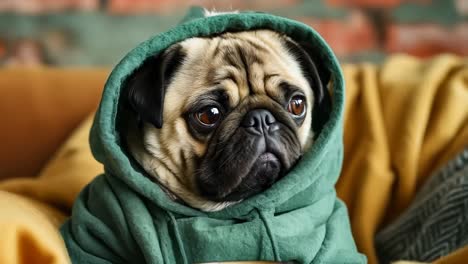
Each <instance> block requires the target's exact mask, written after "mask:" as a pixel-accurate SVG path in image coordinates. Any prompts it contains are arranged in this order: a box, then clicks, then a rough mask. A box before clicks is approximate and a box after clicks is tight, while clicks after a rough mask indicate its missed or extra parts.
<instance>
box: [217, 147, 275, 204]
mask: <svg viewBox="0 0 468 264" xmlns="http://www.w3.org/2000/svg"><path fill="white" fill-rule="evenodd" d="M282 168H283V165H282V164H281V161H280V159H279V158H278V157H277V156H276V155H275V154H273V153H271V152H265V153H263V154H261V155H260V156H258V158H257V159H256V161H255V162H254V164H253V165H252V168H251V169H250V172H249V173H248V174H247V175H245V177H244V178H243V179H242V181H241V183H240V184H239V185H238V186H237V187H236V188H235V189H234V190H233V191H232V192H231V193H229V194H228V195H226V196H224V197H220V198H221V199H222V200H224V201H239V200H242V199H244V198H247V197H249V196H252V195H254V194H257V193H259V192H262V191H264V190H266V189H268V188H269V187H271V186H272V185H273V184H274V183H275V182H277V181H278V180H279V179H280V178H281V177H282V176H283V175H284V172H283V171H282Z"/></svg>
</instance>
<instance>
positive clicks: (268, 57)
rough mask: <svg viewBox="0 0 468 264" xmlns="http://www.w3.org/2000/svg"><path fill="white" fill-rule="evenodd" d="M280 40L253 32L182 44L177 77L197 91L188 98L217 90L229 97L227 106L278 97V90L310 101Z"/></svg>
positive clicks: (275, 35)
mask: <svg viewBox="0 0 468 264" xmlns="http://www.w3.org/2000/svg"><path fill="white" fill-rule="evenodd" d="M284 38H286V37H285V36H282V35H280V34H278V33H276V32H273V31H269V30H257V31H246V32H239V33H225V34H222V35H220V36H217V37H213V38H191V39H188V40H185V41H184V42H182V43H181V45H182V47H183V50H184V52H185V54H186V58H185V60H184V63H183V65H182V67H181V69H180V74H179V76H181V77H184V78H186V79H187V80H190V83H187V85H191V87H193V88H199V89H191V92H192V95H193V96H191V98H196V97H197V96H198V95H201V94H204V93H207V92H211V90H219V89H220V88H221V89H224V90H225V91H226V92H227V93H228V94H229V100H230V103H231V105H237V104H238V103H239V101H241V100H242V99H244V98H245V97H247V96H251V95H267V96H269V97H273V98H275V97H278V96H281V95H280V94H278V93H279V92H281V91H282V89H278V87H280V86H283V88H285V89H287V87H289V86H291V87H295V88H297V89H301V90H302V91H303V92H304V93H305V94H306V96H308V97H310V96H311V90H310V88H309V84H308V82H307V81H306V79H305V78H304V76H303V75H302V73H301V69H300V66H299V63H298V62H297V61H296V60H295V58H294V56H293V55H292V54H291V53H290V52H289V51H288V49H287V47H286V46H285V45H284ZM180 92H182V91H180Z"/></svg>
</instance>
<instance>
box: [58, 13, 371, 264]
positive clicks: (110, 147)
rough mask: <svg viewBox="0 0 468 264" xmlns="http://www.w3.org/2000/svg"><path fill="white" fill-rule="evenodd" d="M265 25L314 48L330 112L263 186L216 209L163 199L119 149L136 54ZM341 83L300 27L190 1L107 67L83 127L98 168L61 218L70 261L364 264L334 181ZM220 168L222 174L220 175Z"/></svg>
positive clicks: (327, 55)
mask: <svg viewBox="0 0 468 264" xmlns="http://www.w3.org/2000/svg"><path fill="white" fill-rule="evenodd" d="M253 29H271V30H274V31H277V32H281V33H285V34H286V35H289V36H290V37H291V38H293V39H295V40H297V41H308V42H309V43H312V44H313V45H314V46H315V47H316V49H317V50H319V51H320V54H321V57H322V59H323V60H324V61H325V64H326V65H327V67H328V69H329V70H330V71H331V73H332V78H333V110H332V113H331V116H330V119H329V120H328V122H327V123H326V125H325V126H324V128H323V130H322V132H321V133H320V135H319V137H318V139H317V141H316V142H315V143H314V144H313V147H312V148H311V150H310V151H308V152H307V153H305V155H304V156H303V158H302V159H301V161H300V162H299V163H298V164H297V165H296V166H295V167H294V168H293V169H292V170H291V171H290V172H289V173H288V174H287V175H286V176H285V177H283V178H282V179H281V180H280V181H278V182H277V183H275V184H274V185H273V186H272V187H271V188H269V189H268V190H266V191H264V192H263V193H260V194H258V195H255V196H253V197H251V198H249V199H247V200H245V201H243V202H241V203H239V204H236V205H233V206H230V207H227V208H225V209H223V210H221V211H217V212H202V211H199V210H196V209H193V208H191V207H188V206H185V205H183V204H180V203H177V202H174V201H172V200H171V199H170V198H169V197H168V196H167V195H166V194H165V192H164V191H163V190H162V189H161V188H160V187H159V186H158V185H157V184H155V183H154V182H152V181H151V180H150V179H149V178H148V177H145V176H144V171H142V169H141V168H140V167H139V166H137V165H136V164H135V163H133V161H131V159H129V156H128V153H127V152H126V151H125V149H124V148H123V147H122V145H123V144H122V141H123V139H122V138H120V135H119V133H118V131H117V122H118V118H119V113H118V104H119V97H120V91H121V88H122V83H123V82H124V81H125V79H126V78H127V77H128V76H129V75H130V74H131V73H132V72H133V71H134V70H135V69H136V68H137V67H138V66H139V65H140V64H141V63H142V62H143V61H144V60H145V58H147V57H149V56H151V55H154V54H156V53H159V52H161V51H163V50H164V49H166V48H167V47H169V46H170V45H172V44H174V43H177V42H180V41H182V40H184V39H187V38H190V37H196V36H211V35H215V34H219V33H222V32H228V31H245V30H253ZM343 103H344V82H343V76H342V73H341V70H340V67H339V64H338V62H337V60H336V58H335V56H334V55H333V53H332V51H331V50H330V48H329V47H328V46H327V45H326V43H325V42H324V40H323V39H322V38H321V37H320V36H319V35H318V34H317V33H316V32H315V31H314V30H313V29H311V28H310V27H309V26H307V25H305V24H302V23H299V22H296V21H293V20H289V19H286V18H281V17H277V16H273V15H269V14H265V13H255V12H243V13H239V14H223V15H219V16H212V17H204V16H203V12H202V10H201V9H197V8H194V9H192V10H191V11H190V13H189V15H188V17H187V18H186V19H185V20H184V21H183V22H182V23H181V24H179V25H177V26H176V27H174V28H173V29H171V30H169V31H167V32H165V33H162V34H159V35H156V36H154V37H153V38H151V39H149V40H147V41H145V42H143V43H142V44H141V45H139V46H138V47H136V48H135V49H134V50H132V51H131V52H130V53H129V54H128V55H127V56H126V57H125V58H124V59H123V60H122V61H121V62H120V63H119V64H118V65H117V66H116V67H115V69H114V70H113V71H112V73H111V75H110V77H109V79H108V81H107V83H106V86H105V89H104V93H103V96H102V101H101V104H100V106H99V109H98V112H97V113H96V117H95V120H94V124H93V127H92V130H91V137H90V143H91V148H92V151H93V154H94V156H95V158H96V159H97V160H98V161H100V162H101V163H102V164H104V168H105V174H103V175H100V176H98V177H97V178H96V179H95V180H93V181H92V182H91V183H90V184H89V185H88V186H87V187H86V188H85V189H84V190H83V191H82V192H81V194H80V196H79V197H78V199H77V200H76V202H75V205H74V207H73V212H72V216H71V218H70V219H69V220H68V221H67V222H66V223H65V224H64V225H63V226H62V228H61V233H62V236H63V239H64V240H65V243H66V246H67V249H68V252H69V255H70V257H71V259H72V262H73V263H200V262H217V261H249V260H271V261H293V260H294V261H296V262H297V263H365V262H366V258H365V257H364V256H363V255H362V254H360V253H358V251H357V249H356V246H355V243H354V241H353V238H352V235H351V231H350V225H349V220H348V215H347V210H346V207H345V205H344V204H343V202H341V201H340V200H339V199H338V198H337V197H336V193H335V189H334V184H335V182H336V180H337V178H338V175H339V174H340V170H341V164H342V158H343V143H342V123H343V122H342V113H343ZM220 176H221V175H220Z"/></svg>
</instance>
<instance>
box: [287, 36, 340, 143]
mask: <svg viewBox="0 0 468 264" xmlns="http://www.w3.org/2000/svg"><path fill="white" fill-rule="evenodd" d="M285 45H286V47H287V48H288V50H289V52H291V53H292V54H293V55H294V57H295V58H296V59H297V60H298V61H299V64H300V66H301V68H302V71H303V74H304V76H305V77H306V79H307V81H308V82H309V85H310V87H312V90H313V93H314V108H313V110H312V129H313V130H314V132H315V133H316V134H315V135H316V136H317V135H318V133H319V132H320V130H322V127H323V125H324V124H325V123H326V122H327V120H328V118H329V117H330V112H331V107H332V106H331V96H330V92H329V91H328V82H329V81H330V77H331V73H330V70H328V68H327V67H326V66H325V64H324V62H323V59H321V58H320V56H319V54H318V52H317V49H316V48H314V47H313V46H312V45H311V44H309V43H305V42H299V43H296V42H294V41H292V40H290V39H288V38H285Z"/></svg>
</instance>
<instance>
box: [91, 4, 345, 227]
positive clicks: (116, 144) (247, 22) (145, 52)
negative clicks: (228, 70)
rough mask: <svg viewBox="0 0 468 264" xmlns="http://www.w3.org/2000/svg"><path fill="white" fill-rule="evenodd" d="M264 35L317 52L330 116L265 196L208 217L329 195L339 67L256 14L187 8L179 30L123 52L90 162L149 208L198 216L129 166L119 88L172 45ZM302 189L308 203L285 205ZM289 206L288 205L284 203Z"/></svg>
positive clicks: (316, 40)
mask: <svg viewBox="0 0 468 264" xmlns="http://www.w3.org/2000/svg"><path fill="white" fill-rule="evenodd" d="M255 29H270V30H273V31H277V32H280V33H284V34H286V35H287V36H289V37H291V38H292V39H293V40H296V41H298V42H302V41H306V42H308V43H311V44H312V45H313V46H315V47H316V49H317V50H318V51H319V54H320V55H321V59H323V61H324V65H325V66H327V68H328V70H329V71H330V72H331V80H332V83H333V86H332V87H331V90H332V94H333V99H332V105H333V108H332V112H331V115H330V119H329V120H328V122H326V124H325V126H324V128H323V129H322V131H321V133H320V135H319V136H318V138H317V140H316V141H315V142H314V144H313V146H312V148H311V149H310V150H309V151H308V152H307V153H305V155H304V156H303V158H302V159H301V160H300V161H299V162H298V164H297V165H296V166H295V167H294V168H293V169H292V170H291V171H290V172H289V173H288V174H287V175H286V176H285V177H283V178H282V180H280V181H278V182H277V183H275V184H274V185H273V186H272V187H271V188H269V189H268V190H266V191H265V192H263V193H261V194H258V195H255V196H253V197H251V198H249V199H247V200H245V201H243V202H242V203H240V204H237V205H233V206H230V207H227V208H225V209H224V210H221V211H218V212H209V213H202V214H209V215H210V216H213V217H220V218H223V217H233V216H240V215H245V214H247V213H248V212H249V211H251V210H252V208H259V207H260V208H276V209H277V210H291V209H294V208H295V207H300V206H302V205H303V204H302V203H304V202H306V203H307V202H310V201H313V200H316V199H319V198H320V197H321V196H322V195H323V193H326V192H330V191H332V190H333V188H334V184H335V182H336V181H337V178H338V176H339V174H340V171H341V163H342V156H343V146H342V114H343V104H344V82H343V74H342V72H341V69H340V67H339V63H338V61H337V59H336V58H335V55H334V54H333V52H332V50H331V49H330V47H329V46H328V45H327V44H326V43H325V41H324V40H323V39H322V37H321V36H320V35H319V34H318V33H317V32H315V31H314V30H313V29H312V28H310V27H309V26H307V25H305V24H302V23H300V22H297V21H293V20H290V19H286V18H282V17H277V16H273V15H270V14H265V13H258V12H243V13H223V14H221V15H216V16H209V17H205V10H204V9H201V8H196V7H195V8H192V9H191V10H190V12H189V13H188V15H187V16H186V17H185V18H184V20H183V21H182V23H181V24H179V25H178V26H176V27H175V28H173V29H171V30H169V31H167V32H164V33H161V34H159V35H156V36H154V37H152V38H150V39H148V40H146V41H145V42H143V43H141V44H140V45H138V46H137V47H136V48H135V49H133V50H132V51H131V52H129V53H128V54H127V55H126V56H125V57H124V58H123V59H122V60H121V61H120V62H119V63H118V65H117V66H116V67H115V68H114V70H113V71H112V73H111V75H110V77H109V79H108V80H107V83H106V85H105V88H104V92H103V95H102V100H101V103H100V106H99V109H98V112H97V114H96V117H95V120H94V124H93V127H92V130H91V136H90V138H91V139H90V140H91V149H92V152H93V155H94V157H95V158H96V159H97V160H98V161H99V162H101V163H102V164H104V167H105V170H106V172H110V173H111V174H113V175H115V177H119V178H120V179H121V180H122V181H124V182H125V183H126V184H128V185H129V186H130V187H131V188H133V189H135V191H137V192H139V193H140V194H142V195H144V196H145V197H147V198H148V199H150V200H151V201H153V202H154V203H156V204H158V205H159V206H161V207H163V208H165V209H166V210H170V211H174V212H177V213H180V214H186V215H200V214H201V212H200V211H198V210H196V209H192V208H190V207H187V206H185V205H182V204H179V203H177V202H174V201H172V200H171V199H170V198H169V197H168V196H167V195H166V193H165V192H164V191H163V190H162V189H161V188H160V187H159V186H158V185H156V184H154V183H153V182H151V180H150V179H148V178H147V177H145V176H144V175H143V173H144V172H143V171H142V169H141V168H140V167H139V166H137V165H136V164H133V163H132V161H131V159H130V158H129V157H128V153H127V152H126V151H125V150H124V148H123V145H124V141H125V140H124V139H123V138H121V137H120V135H119V133H118V131H117V126H118V122H117V120H118V118H119V111H118V109H119V105H118V104H119V97H120V94H121V90H122V88H123V87H122V86H123V84H124V83H125V80H126V78H127V77H128V76H130V75H131V74H132V72H133V71H135V70H136V69H137V68H138V67H139V66H140V65H141V64H142V63H143V62H144V61H145V60H146V59H147V58H148V57H150V56H153V55H156V54H158V53H160V52H163V51H164V50H165V49H166V48H168V47H170V46H171V45H172V44H175V43H177V42H180V41H183V40H185V39H187V38H191V37H207V36H212V35H216V34H221V33H224V32H229V31H247V30H255ZM306 189H308V191H307V193H308V197H307V199H306V200H308V201H304V200H303V201H296V202H293V201H291V198H293V197H295V196H297V195H298V194H300V193H303V192H304V191H305V190H306ZM288 201H289V203H288Z"/></svg>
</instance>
